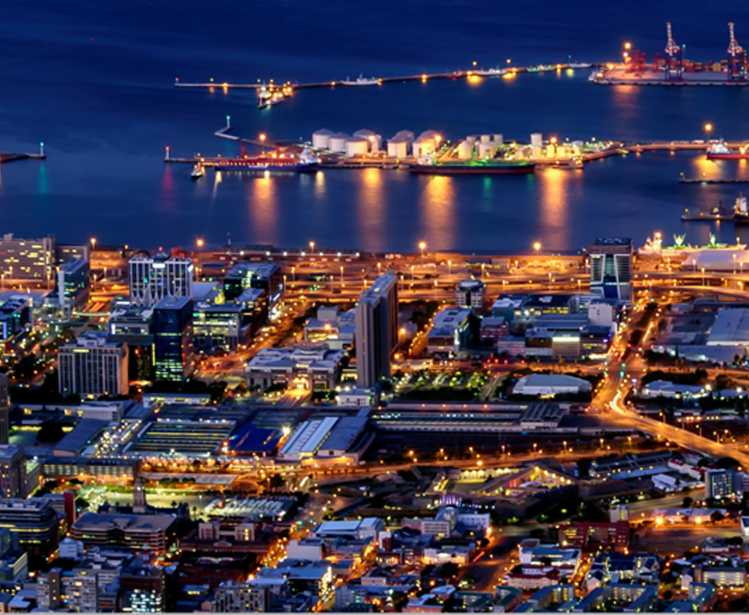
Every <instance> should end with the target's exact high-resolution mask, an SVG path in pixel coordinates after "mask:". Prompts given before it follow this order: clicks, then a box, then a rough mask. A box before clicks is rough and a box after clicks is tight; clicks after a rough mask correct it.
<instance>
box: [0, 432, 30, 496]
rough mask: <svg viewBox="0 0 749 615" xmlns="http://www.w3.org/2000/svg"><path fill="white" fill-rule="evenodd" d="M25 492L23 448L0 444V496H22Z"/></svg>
mask: <svg viewBox="0 0 749 615" xmlns="http://www.w3.org/2000/svg"><path fill="white" fill-rule="evenodd" d="M26 494H27V485H26V455H25V453H24V451H23V449H22V448H21V447H19V446H12V445H10V444H0V498H23V497H26Z"/></svg>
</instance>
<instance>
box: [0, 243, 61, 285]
mask: <svg viewBox="0 0 749 615" xmlns="http://www.w3.org/2000/svg"><path fill="white" fill-rule="evenodd" d="M54 264H55V238H54V237H52V236H49V237H43V238H41V239H16V238H15V237H13V233H6V234H5V235H3V237H2V239H0V275H2V276H3V277H4V278H5V279H8V280H49V279H51V277H52V268H53V267H54Z"/></svg>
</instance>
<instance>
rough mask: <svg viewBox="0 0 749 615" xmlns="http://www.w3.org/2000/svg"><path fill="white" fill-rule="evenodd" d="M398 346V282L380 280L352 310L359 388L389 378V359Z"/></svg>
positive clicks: (389, 276)
mask: <svg viewBox="0 0 749 615" xmlns="http://www.w3.org/2000/svg"><path fill="white" fill-rule="evenodd" d="M397 346H398V279H397V278H396V276H395V275H393V274H392V273H388V274H386V275H383V276H380V277H379V278H377V279H376V280H375V281H374V284H372V286H370V287H369V288H368V289H367V290H365V291H364V292H363V293H362V294H361V296H360V297H359V303H358V304H357V306H356V379H357V385H358V386H359V387H363V388H369V387H372V386H375V385H376V384H377V383H378V382H380V381H381V380H382V379H383V378H389V377H390V355H391V354H392V353H393V351H394V350H395V348H396V347H397Z"/></svg>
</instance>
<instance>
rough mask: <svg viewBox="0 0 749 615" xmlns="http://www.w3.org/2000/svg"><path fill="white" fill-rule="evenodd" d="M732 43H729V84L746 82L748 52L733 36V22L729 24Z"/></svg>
mask: <svg viewBox="0 0 749 615" xmlns="http://www.w3.org/2000/svg"><path fill="white" fill-rule="evenodd" d="M728 32H729V33H730V35H731V41H730V42H729V43H728V82H729V83H737V82H741V81H746V52H745V51H744V49H743V47H741V45H739V43H738V41H737V40H736V37H735V36H734V34H733V22H731V23H729V24H728Z"/></svg>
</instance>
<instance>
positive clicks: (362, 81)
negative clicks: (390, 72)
mask: <svg viewBox="0 0 749 615" xmlns="http://www.w3.org/2000/svg"><path fill="white" fill-rule="evenodd" d="M379 83H380V80H379V79H376V78H375V77H372V78H371V79H367V78H366V77H365V76H364V75H359V78H358V79H356V81H352V80H351V79H349V78H348V77H346V79H345V80H343V81H341V85H378V84H379Z"/></svg>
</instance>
